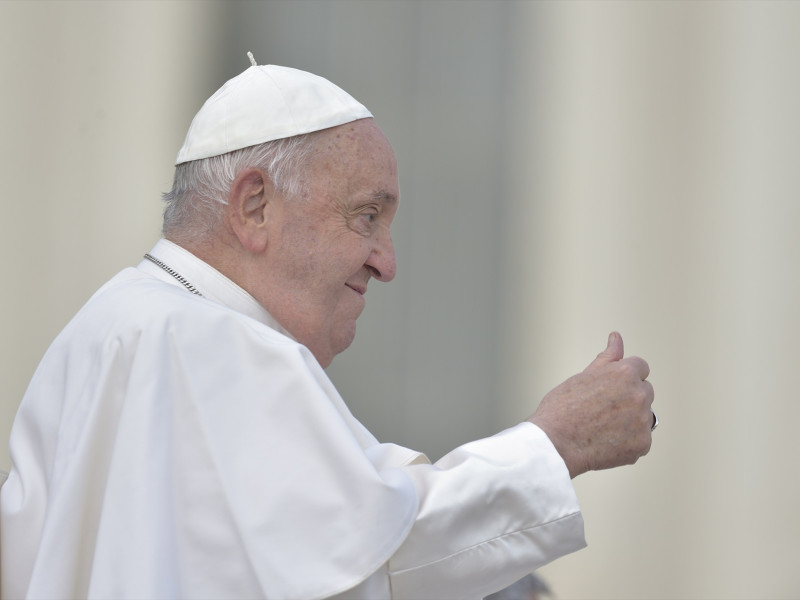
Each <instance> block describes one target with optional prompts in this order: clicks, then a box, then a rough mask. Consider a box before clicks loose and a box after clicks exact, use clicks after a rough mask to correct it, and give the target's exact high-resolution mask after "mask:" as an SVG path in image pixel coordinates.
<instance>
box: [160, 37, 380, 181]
mask: <svg viewBox="0 0 800 600" xmlns="http://www.w3.org/2000/svg"><path fill="white" fill-rule="evenodd" d="M248 56H250V61H251V62H252V63H253V66H251V67H250V68H248V69H247V70H246V71H245V72H244V73H241V74H240V75H237V76H236V77H234V78H233V79H230V80H228V81H227V82H226V83H225V84H224V85H223V86H222V87H221V88H220V89H219V90H217V91H216V93H215V94H214V95H213V96H211V97H210V98H209V99H208V100H206V103H205V104H203V106H202V108H201V109H200V111H199V112H198V113H197V114H196V115H195V117H194V119H193V120H192V124H191V125H190V126H189V132H188V133H187V134H186V140H185V141H184V143H183V147H182V148H181V149H180V152H178V158H177V160H176V162H175V164H176V165H179V164H181V163H185V162H189V161H191V160H197V159H200V158H208V157H210V156H217V155H219V154H225V153H227V152H232V151H233V150H238V149H240V148H246V147H248V146H254V145H256V144H262V143H264V142H269V141H271V140H278V139H281V138H286V137H291V136H294V135H300V134H303V133H310V132H312V131H319V130H321V129H328V128H329V127H335V126H336V125H343V124H344V123H350V122H351V121H356V120H358V119H365V118H368V117H371V116H372V114H371V113H370V112H369V111H368V110H367V109H366V108H365V107H364V106H363V105H362V104H360V103H359V102H357V101H356V100H355V99H354V98H353V97H352V96H351V95H350V94H348V93H347V92H345V91H344V90H343V89H341V88H339V87H338V86H335V85H334V84H332V83H331V82H330V81H328V80H327V79H324V78H322V77H319V76H317V75H313V74H311V73H306V72H305V71H299V70H297V69H290V68H289V67H278V66H275V65H261V66H258V65H256V64H255V60H253V56H252V54H250V53H249V52H248Z"/></svg>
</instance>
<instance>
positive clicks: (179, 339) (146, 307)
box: [59, 268, 303, 352]
mask: <svg viewBox="0 0 800 600" xmlns="http://www.w3.org/2000/svg"><path fill="white" fill-rule="evenodd" d="M59 337H60V338H61V341H62V342H63V343H67V344H70V345H72V344H74V343H75V342H76V341H79V342H80V343H90V344H95V345H96V344H102V345H106V346H107V345H109V344H114V345H119V344H122V345H124V346H131V345H134V346H138V345H140V344H142V343H147V345H148V346H149V347H151V348H152V347H156V346H161V345H165V344H167V345H173V346H181V347H192V346H196V345H201V344H202V345H205V346H211V347H217V348H220V347H222V346H225V345H230V344H233V345H234V346H242V345H245V346H248V345H255V346H258V347H259V348H262V349H265V348H272V349H274V350H276V351H280V352H285V351H300V352H302V350H300V349H302V348H303V347H302V346H301V345H300V344H298V343H297V342H296V341H294V340H293V339H291V338H289V337H287V336H286V335H284V334H282V333H280V332H278V331H276V330H274V329H272V328H271V327H269V326H267V325H265V324H264V323H261V322H259V321H256V320H255V319H252V318H250V317H248V316H247V315H244V314H242V313H239V312H237V311H235V310H232V309H230V308H228V307H226V306H223V305H221V304H218V303H216V302H213V301H210V300H208V299H206V298H203V297H201V296H197V295H194V294H191V293H189V292H188V291H187V290H185V289H183V288H181V287H177V286H175V285H171V284H168V283H164V282H163V281H160V280H158V279H155V278H153V277H150V276H148V275H146V274H143V273H142V272H141V271H139V270H138V269H135V268H129V269H125V270H123V271H121V272H120V273H119V274H117V275H116V276H115V277H114V278H112V279H111V280H110V281H108V282H107V283H106V284H105V285H103V286H102V287H101V288H100V289H99V290H98V291H97V292H95V294H94V295H93V296H92V297H91V298H90V299H89V301H88V302H87V303H86V304H85V305H84V306H83V307H82V308H81V310H80V311H79V312H78V313H77V314H76V315H75V317H74V318H73V319H72V321H71V322H70V323H69V325H68V326H67V327H66V328H65V330H64V331H63V332H62V334H61V335H60V336H59Z"/></svg>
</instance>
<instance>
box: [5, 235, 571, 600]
mask: <svg viewBox="0 0 800 600" xmlns="http://www.w3.org/2000/svg"><path fill="white" fill-rule="evenodd" d="M151 254H153V255H154V256H156V257H158V258H160V259H161V260H162V261H163V262H165V263H166V264H168V265H169V266H171V267H172V268H173V269H175V270H176V271H177V272H178V273H180V274H181V275H183V277H185V278H186V279H187V280H189V281H190V282H191V283H192V284H194V285H195V286H196V287H197V288H198V289H199V290H200V291H201V292H202V294H203V297H200V296H196V295H192V294H191V293H189V292H188V291H187V290H186V289H185V288H184V287H183V286H182V285H181V284H180V283H178V282H177V280H175V279H174V278H173V277H172V276H170V275H169V274H167V273H165V272H164V271H162V270H161V269H160V268H158V267H157V266H155V265H154V264H152V263H151V262H149V261H143V262H142V263H141V264H140V265H139V266H138V267H137V268H129V269H126V270H124V271H122V272H121V273H120V274H118V275H117V276H116V277H114V278H113V279H112V280H111V281H110V282H108V283H107V284H106V285H105V286H103V287H102V288H101V289H100V290H98V292H97V293H96V294H95V295H94V296H93V297H92V298H91V299H90V300H89V302H88V303H87V304H86V305H85V306H84V307H83V309H81V311H79V313H78V314H77V315H76V316H75V318H74V319H73V320H72V321H71V322H70V323H69V325H67V327H66V328H65V329H64V331H63V332H62V333H61V334H60V335H59V336H58V337H57V338H56V340H55V341H54V342H53V344H52V346H51V347H50V349H49V350H48V351H47V353H46V355H45V357H44V358H43V360H42V362H41V364H40V365H39V368H38V369H37V371H36V373H35V375H34V377H33V379H32V381H31V384H30V386H29V388H28V391H27V392H26V394H25V397H24V399H23V401H22V403H21V406H20V409H19V412H18V414H17V417H16V419H15V422H14V425H13V428H12V432H11V445H10V451H11V458H12V468H11V471H10V474H9V477H8V480H7V481H6V482H5V484H4V485H3V486H2V488H0V595H2V597H3V598H7V599H13V598H25V597H27V598H49V599H56V598H65V599H66V598H83V597H91V598H103V599H109V598H140V599H141V598H203V599H212V598H226V599H230V598H274V599H276V600H291V599H300V598H302V599H314V598H324V597H330V596H335V595H337V594H341V595H342V597H347V598H365V599H369V600H379V599H380V598H426V599H433V598H481V597H483V596H485V595H487V594H489V593H492V592H494V591H497V590H498V589H500V588H502V587H504V586H506V585H509V584H510V583H512V582H513V581H515V580H516V579H518V578H520V577H522V576H523V575H525V574H526V573H528V572H530V571H532V570H534V569H535V568H537V567H539V566H541V565H542V564H544V563H546V562H549V561H551V560H553V559H555V558H557V557H559V556H561V555H563V554H566V553H568V552H572V551H574V550H577V549H579V548H581V547H583V546H584V545H585V542H584V537H583V520H582V516H581V513H580V510H579V507H578V503H577V499H576V497H575V493H574V490H573V487H572V484H571V481H570V479H569V474H568V473H567V469H566V467H565V465H564V463H563V461H562V460H561V458H560V457H559V455H558V453H557V452H556V451H555V449H554V447H553V446H552V444H551V443H550V441H549V440H548V438H547V436H546V435H545V434H544V433H543V432H542V431H541V430H540V429H539V428H537V427H536V426H535V425H533V424H531V423H527V422H526V423H522V424H520V425H517V426H516V427H513V428H511V429H508V430H506V431H504V432H501V433H499V434H498V435H496V436H493V437H491V438H487V439H484V440H478V441H475V442H471V443H469V444H466V445H464V446H462V447H460V448H458V449H456V450H454V451H453V452H451V453H449V454H448V455H446V456H445V457H444V458H442V459H441V460H439V461H438V462H437V463H436V464H433V465H432V464H430V463H429V461H428V460H427V459H426V458H425V456H424V455H422V454H420V453H418V452H415V451H412V450H409V449H406V448H402V447H400V446H396V445H393V444H381V443H379V442H378V441H377V440H376V439H375V438H374V437H373V436H372V435H371V434H370V433H369V432H368V431H367V430H366V429H365V428H364V427H363V426H362V425H361V424H360V423H359V422H358V421H357V420H356V419H355V418H354V417H353V416H352V415H351V413H350V412H349V410H348V409H347V407H346V406H345V404H344V402H343V401H342V399H341V397H340V396H339V394H338V393H337V391H336V390H335V388H334V386H333V385H332V383H331V382H330V380H329V379H328V377H327V376H326V374H325V372H324V371H323V369H322V368H321V367H320V366H319V364H318V363H317V362H316V360H315V359H314V357H313V356H312V355H311V353H310V352H309V351H308V350H307V349H306V348H305V347H303V346H302V345H300V344H298V343H297V342H295V341H294V340H293V339H292V338H291V337H290V336H288V335H287V334H286V332H284V331H283V330H282V329H281V328H280V326H279V325H278V324H277V323H276V322H275V321H274V320H273V319H272V318H271V317H270V316H269V314H268V313H266V311H264V309H263V308H262V307H261V306H260V305H258V303H257V302H256V301H255V300H254V299H253V298H252V297H251V296H249V295H248V294H247V293H246V292H245V291H244V290H242V289H241V288H239V287H238V286H236V285H235V284H233V283H232V282H231V281H229V280H228V279H226V278H225V277H224V276H222V275H221V274H220V273H218V272H217V271H215V270H214V269H212V268H211V267H210V266H208V265H207V264H205V263H203V262H202V261H199V260H198V259H197V258H195V257H194V256H192V255H191V254H189V253H188V252H186V251H185V250H183V249H182V248H180V247H178V246H175V245H174V244H171V243H169V242H166V241H165V240H161V241H160V242H159V243H158V244H157V245H156V247H155V248H154V249H153V250H152V251H151Z"/></svg>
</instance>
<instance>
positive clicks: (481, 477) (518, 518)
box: [388, 422, 585, 599]
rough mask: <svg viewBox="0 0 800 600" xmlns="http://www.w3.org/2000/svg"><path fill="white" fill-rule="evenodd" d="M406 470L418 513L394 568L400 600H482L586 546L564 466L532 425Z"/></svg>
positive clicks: (392, 574)
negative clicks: (412, 482)
mask: <svg viewBox="0 0 800 600" xmlns="http://www.w3.org/2000/svg"><path fill="white" fill-rule="evenodd" d="M406 470H407V472H408V473H409V475H410V477H411V478H412V480H413V481H414V484H415V486H416V489H417V494H418V496H419V512H418V514H417V518H416V520H415V523H414V526H413V527H412V529H411V531H410V533H409V535H408V536H407V537H406V539H405V541H404V542H403V544H402V546H400V548H399V549H398V550H397V552H395V554H394V555H393V556H392V558H391V560H390V561H389V563H388V574H389V578H390V584H391V590H392V597H394V598H403V599H413V598H420V599H422V598H482V597H484V596H485V595H488V594H490V593H492V592H495V591H497V590H499V589H501V588H503V587H505V586H507V585H510V584H511V583H513V582H514V581H516V580H517V579H519V578H521V577H523V576H524V575H525V574H527V573H530V572H531V571H533V570H535V569H536V568H538V567H540V566H542V565H544V564H546V563H548V562H550V561H552V560H554V559H556V558H558V557H560V556H563V555H564V554H567V553H570V552H574V551H575V550H578V549H580V548H583V547H584V546H585V540H584V532H583V518H582V516H581V513H580V508H579V506H578V501H577V498H576V495H575V491H574V488H573V486H572V483H571V481H570V477H569V473H568V471H567V468H566V466H565V465H564V462H563V460H562V459H561V457H560V456H559V455H558V453H557V452H556V450H555V448H554V447H553V445H552V443H551V442H550V440H549V438H548V437H547V436H546V435H545V433H544V432H543V431H542V430H541V429H539V428H538V427H536V426H535V425H533V424H532V423H528V422H525V423H522V424H519V425H517V426H516V427H513V428H511V429H508V430H506V431H503V432H501V433H499V434H497V435H495V436H492V437H490V438H486V439H483V440H478V441H475V442H471V443H468V444H465V445H464V446H461V447H459V448H457V449H456V450H454V451H453V452H451V453H449V454H447V455H446V456H445V457H443V458H442V459H441V460H439V461H438V462H437V463H436V464H433V465H430V464H427V465H411V466H409V467H407V469H406Z"/></svg>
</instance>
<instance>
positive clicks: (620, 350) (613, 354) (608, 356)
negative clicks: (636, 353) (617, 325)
mask: <svg viewBox="0 0 800 600" xmlns="http://www.w3.org/2000/svg"><path fill="white" fill-rule="evenodd" d="M624 355H625V347H624V345H623V343H622V336H621V335H620V334H619V333H617V332H616V331H612V332H611V333H610V334H609V335H608V345H607V346H606V349H605V350H603V351H602V352H601V353H600V354H598V355H597V358H595V359H594V360H593V361H592V363H591V364H590V365H589V366H588V367H586V368H587V369H592V368H594V367H600V366H602V365H607V364H608V363H612V362H616V361H618V360H621V359H622V357H623V356H624Z"/></svg>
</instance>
